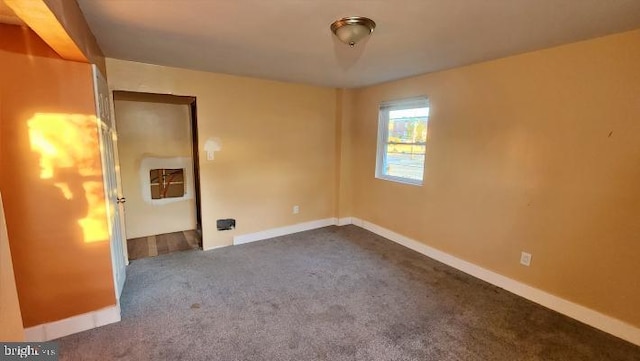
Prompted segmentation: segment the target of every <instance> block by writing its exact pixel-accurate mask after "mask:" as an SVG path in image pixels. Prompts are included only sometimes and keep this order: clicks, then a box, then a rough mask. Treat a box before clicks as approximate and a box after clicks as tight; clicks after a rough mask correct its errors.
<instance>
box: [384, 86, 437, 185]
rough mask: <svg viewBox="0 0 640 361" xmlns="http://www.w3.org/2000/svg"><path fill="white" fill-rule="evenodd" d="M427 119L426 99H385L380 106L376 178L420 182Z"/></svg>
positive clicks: (422, 172) (423, 161)
mask: <svg viewBox="0 0 640 361" xmlns="http://www.w3.org/2000/svg"><path fill="white" fill-rule="evenodd" d="M428 119H429V101H428V99H427V98H418V99H410V100H402V101H394V102H388V103H383V104H382V105H381V106H380V112H379V124H378V156H377V161H376V177H377V178H381V179H387V180H392V181H397V182H403V183H411V184H418V185H420V184H422V180H423V176H424V165H425V153H426V145H427V122H428Z"/></svg>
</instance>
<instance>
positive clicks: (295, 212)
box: [293, 206, 300, 214]
mask: <svg viewBox="0 0 640 361" xmlns="http://www.w3.org/2000/svg"><path fill="white" fill-rule="evenodd" d="M298 213H300V206H293V214H298Z"/></svg>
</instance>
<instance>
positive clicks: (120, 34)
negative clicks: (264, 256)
mask: <svg viewBox="0 0 640 361" xmlns="http://www.w3.org/2000/svg"><path fill="white" fill-rule="evenodd" d="M78 3H79V4H80V7H81V8H82V11H83V12H84V14H85V16H86V18H87V21H88V23H89V25H90V27H91V29H92V31H93V33H94V34H95V36H96V38H97V39H98V43H99V44H100V46H101V48H102V50H103V52H104V53H105V55H106V56H108V57H113V58H118V59H126V60H133V61H138V62H144V63H152V64H160V65H168V66H175V67H181V68H189V69H197V70H206V71H212V72H219V73H228V74H237V75H246V76H253V77H260V78H268V79H275V80H283V81H292V82H300V83H308V84H315V85H324V86H331V87H358V86H364V85H371V84H375V83H380V82H384V81H388V80H393V79H398V78H403V77H407V76H411V75H416V74H421V73H427V72H432V71H437V70H442V69H448V68H453V67H457V66H461V65H466V64H472V63H477V62H480V61H485V60H490V59H496V58H500V57H504V56H508V55H513V54H518V53H522V52H527V51H531V50H536V49H542V48H548V47H552V46H556V45H560V44H564V43H570V42H574V41H578V40H584V39H589V38H593V37H598V36H602V35H607V34H611V33H616V32H622V31H626V30H632V29H637V28H640V0H482V1H481V0H396V1H392V0H268V1H267V0H78ZM345 16H367V17H370V18H372V19H373V20H374V21H375V22H376V23H377V24H378V26H377V28H376V30H375V31H374V33H373V35H372V36H371V37H370V38H368V39H367V40H366V41H365V42H363V43H361V44H358V45H357V46H356V47H355V48H349V47H348V46H346V45H344V44H342V43H340V42H339V41H338V40H337V39H335V37H334V36H333V34H332V33H331V32H330V30H329V25H330V24H331V22H333V21H334V20H336V19H338V18H341V17H345ZM639 46H640V44H639Z"/></svg>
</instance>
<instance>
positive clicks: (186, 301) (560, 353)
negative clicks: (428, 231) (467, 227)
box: [58, 226, 640, 361]
mask: <svg viewBox="0 0 640 361" xmlns="http://www.w3.org/2000/svg"><path fill="white" fill-rule="evenodd" d="M58 341H59V342H60V354H61V357H60V359H61V360H224V361H233V360H238V361H240V360H274V361H275V360H296V361H300V360H367V361H371V360H443V361H446V360H456V361H459V360H509V361H511V360H563V361H567V360H636V361H637V360H640V347H637V346H634V345H632V344H630V343H627V342H624V341H622V340H620V339H617V338H615V337H613V336H610V335H608V334H605V333H603V332H600V331H598V330H595V329H593V328H590V327H588V326H585V325H583V324H581V323H579V322H577V321H574V320H572V319H569V318H567V317H564V316H562V315H560V314H558V313H555V312H553V311H550V310H548V309H545V308H543V307H541V306H538V305H536V304H533V303H531V302H529V301H527V300H524V299H522V298H520V297H517V296H515V295H512V294H510V293H508V292H506V291H503V290H501V289H498V288H496V287H493V286H491V285H489V284H487V283H484V282H482V281H479V280H477V279H475V278H472V277H470V276H467V275H465V274H463V273H461V272H459V271H456V270H454V269H452V268H450V267H448V266H445V265H443V264H440V263H438V262H435V261H433V260H431V259H429V258H427V257H424V256H422V255H420V254H418V253H415V252H413V251H411V250H409V249H406V248H404V247H402V246H399V245H396V244H394V243H392V242H391V241H389V240H386V239H384V238H381V237H378V236H376V235H374V234H372V233H370V232H367V231H365V230H362V229H360V228H357V227H355V226H346V227H340V228H338V227H327V228H322V229H318V230H314V231H308V232H303V233H298V234H294V235H290V236H285V237H279V238H275V239H273V240H267V241H260V242H256V243H252V244H247V245H242V246H236V247H227V248H223V249H219V250H214V251H208V252H202V251H187V252H180V253H175V254H171V255H166V256H159V257H156V258H147V259H143V260H139V261H134V262H133V263H132V264H131V265H130V266H129V267H128V268H127V283H126V286H125V290H124V294H123V296H122V321H121V322H120V323H117V324H113V325H108V326H104V327H101V328H98V329H94V330H91V331H87V332H83V333H80V334H76V335H71V336H67V337H64V338H62V339H59V340H58Z"/></svg>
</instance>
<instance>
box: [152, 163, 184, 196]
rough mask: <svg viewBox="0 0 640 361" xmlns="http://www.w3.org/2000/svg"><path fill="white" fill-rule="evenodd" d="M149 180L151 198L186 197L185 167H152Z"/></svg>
mask: <svg viewBox="0 0 640 361" xmlns="http://www.w3.org/2000/svg"><path fill="white" fill-rule="evenodd" d="M149 180H150V185H151V199H162V198H179V197H184V170H183V169H152V170H151V171H149Z"/></svg>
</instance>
